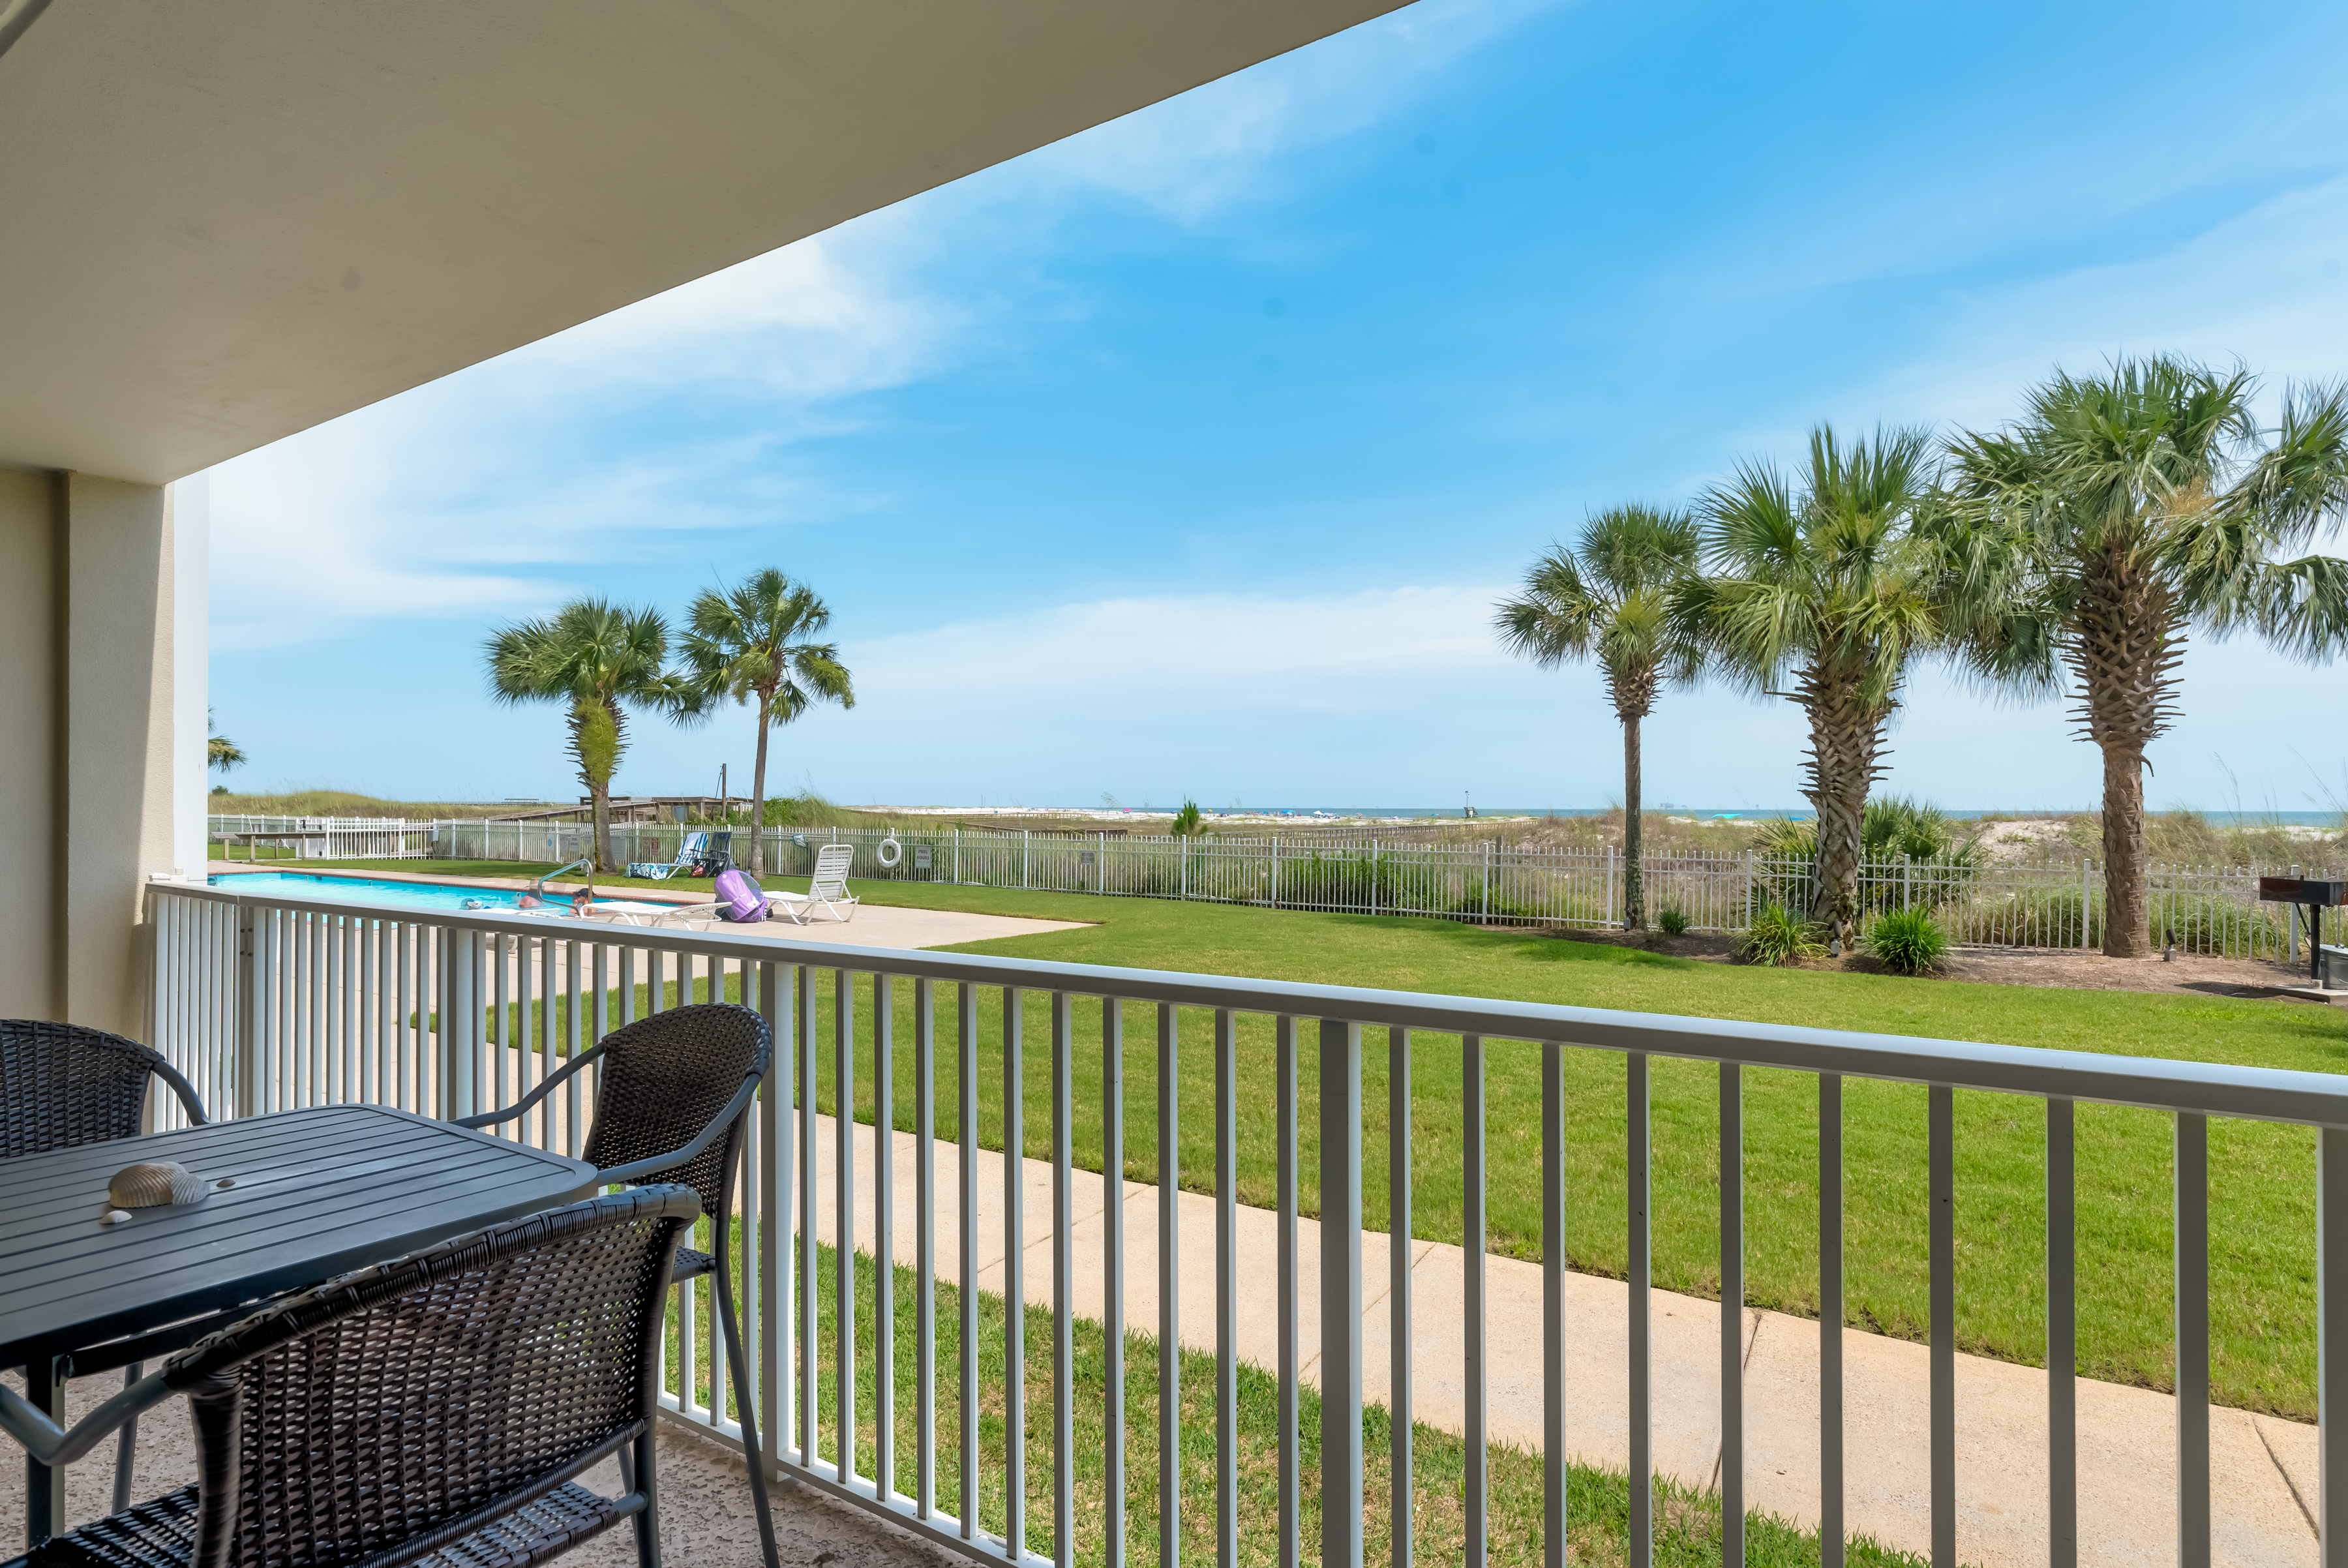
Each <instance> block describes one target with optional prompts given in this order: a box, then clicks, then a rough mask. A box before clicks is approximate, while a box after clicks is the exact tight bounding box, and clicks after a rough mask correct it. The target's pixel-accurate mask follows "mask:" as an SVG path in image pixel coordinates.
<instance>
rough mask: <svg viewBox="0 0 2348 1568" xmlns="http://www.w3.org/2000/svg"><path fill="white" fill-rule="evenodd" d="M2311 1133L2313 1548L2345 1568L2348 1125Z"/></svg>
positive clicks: (2330, 1565) (2325, 1564)
mask: <svg viewBox="0 0 2348 1568" xmlns="http://www.w3.org/2000/svg"><path fill="white" fill-rule="evenodd" d="M2315 1136H2316V1146H2315V1441H2316V1448H2317V1469H2316V1493H2317V1500H2316V1511H2315V1522H2316V1533H2317V1544H2316V1553H2317V1560H2318V1562H2319V1563H2320V1564H2321V1568H2348V1128H2343V1127H2326V1128H2322V1129H2319V1130H2317V1132H2316V1135H2315Z"/></svg>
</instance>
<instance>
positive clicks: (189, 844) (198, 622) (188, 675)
mask: <svg viewBox="0 0 2348 1568" xmlns="http://www.w3.org/2000/svg"><path fill="white" fill-rule="evenodd" d="M166 493H167V496H168V498H169V499H168V502H167V504H168V506H169V509H170V529H171V566H170V571H171V864H172V866H173V867H174V868H175V869H177V870H178V871H179V872H180V873H181V874H182V875H184V876H190V877H195V878H197V879H199V880H201V878H202V876H203V874H204V864H205V861H206V860H207V859H208V858H209V856H208V851H206V849H205V834H204V826H205V820H206V815H207V812H208V811H209V810H210V805H211V803H210V801H209V800H207V799H206V796H208V795H209V794H210V793H211V768H210V765H209V763H208V761H207V756H208V752H207V748H206V747H205V745H204V739H205V737H206V735H207V734H208V733H209V732H210V729H211V726H210V725H209V724H208V723H207V722H206V716H207V715H208V714H209V712H210V711H211V680H210V678H209V674H208V672H209V669H210V663H211V643H210V639H209V637H208V635H207V634H208V631H209V626H210V619H211V553H212V552H211V533H212V476H211V469H206V470H204V471H203V472H202V473H200V474H191V475H189V476H188V477H187V478H186V479H183V480H178V481H176V482H174V483H173V484H171V485H170V487H168V490H167V492H166Z"/></svg>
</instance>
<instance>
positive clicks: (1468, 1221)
mask: <svg viewBox="0 0 2348 1568" xmlns="http://www.w3.org/2000/svg"><path fill="white" fill-rule="evenodd" d="M1459 1048H1460V1062H1459V1101H1460V1104H1459V1189H1460V1190H1459V1207H1460V1222H1461V1233H1460V1243H1459V1244H1460V1246H1461V1248H1462V1250H1463V1252H1464V1253H1465V1256H1464V1257H1463V1258H1462V1260H1461V1263H1462V1265H1463V1270H1464V1273H1465V1274H1466V1280H1465V1285H1466V1289H1465V1293H1464V1295H1465V1301H1464V1304H1463V1305H1464V1307H1465V1310H1466V1313H1467V1319H1468V1321H1467V1323H1466V1325H1465V1327H1466V1330H1467V1333H1466V1340H1467V1353H1468V1354H1467V1367H1466V1375H1467V1385H1468V1387H1467V1396H1468V1445H1467V1446H1468V1456H1467V1458H1468V1477H1467V1482H1466V1485H1467V1500H1466V1501H1467V1511H1468V1543H1467V1546H1468V1549H1467V1553H1466V1561H1467V1564H1468V1568H1484V1561H1485V1553H1486V1552H1487V1551H1488V1548H1489V1546H1490V1543H1491V1527H1490V1522H1489V1514H1488V1510H1489V1508H1490V1505H1491V1479H1490V1466H1491V1453H1490V1441H1491V1424H1490V1409H1489V1406H1488V1393H1489V1389H1488V1383H1487V1377H1488V1369H1487V1364H1486V1351H1485V1342H1484V1336H1485V1322H1484V1306H1485V1291H1484V1263H1485V1250H1484V1249H1485V1245H1486V1242H1485V1223H1484V1218H1485V1201H1484V1200H1485V1195H1484V1037H1483V1036H1481V1035H1462V1036H1461V1037H1459Z"/></svg>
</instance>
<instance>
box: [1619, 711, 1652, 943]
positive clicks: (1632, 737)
mask: <svg viewBox="0 0 2348 1568" xmlns="http://www.w3.org/2000/svg"><path fill="white" fill-rule="evenodd" d="M1642 825H1643V824H1642V821H1641V809H1640V801H1639V716H1638V715H1637V714H1635V713H1634V714H1630V715H1627V716H1625V717H1624V718H1623V720H1622V929H1623V930H1625V931H1643V930H1644V929H1646V924H1647V884H1646V880H1645V879H1644V878H1643V877H1642V876H1641V875H1640V874H1639V859H1640V843H1641V835H1640V829H1641V827H1642Z"/></svg>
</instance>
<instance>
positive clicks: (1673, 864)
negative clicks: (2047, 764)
mask: <svg viewBox="0 0 2348 1568" xmlns="http://www.w3.org/2000/svg"><path fill="white" fill-rule="evenodd" d="M713 831H714V832H724V831H727V830H725V829H714V830H713V829H705V828H695V827H679V826H676V825H675V824H667V823H614V824H613V827H612V841H613V852H614V854H615V855H616V856H617V858H618V859H619V860H620V861H622V862H623V863H626V862H632V861H663V862H665V861H671V860H673V859H674V858H675V855H676V853H677V847H678V845H679V843H680V842H681V841H683V839H684V836H685V835H686V834H688V833H694V832H713ZM731 831H732V833H733V848H732V851H731V852H732V854H733V857H734V859H735V860H736V861H737V862H740V863H743V864H747V863H748V861H749V859H750V855H749V838H750V830H749V829H747V828H737V829H734V830H731ZM436 832H437V835H438V836H437V839H436V843H437V846H438V847H437V849H436V851H435V852H436V853H438V854H439V855H442V856H445V857H447V858H449V859H454V860H514V861H549V862H560V861H568V860H571V859H573V858H575V857H577V856H579V855H582V854H585V853H589V852H591V851H592V849H593V847H594V836H593V830H592V829H591V828H589V827H587V826H585V825H583V824H579V823H547V822H480V821H444V822H440V823H438V824H437V827H436ZM764 837H765V848H766V851H767V855H766V863H767V867H768V869H769V870H770V871H775V872H779V873H781V874H783V875H787V876H805V875H807V874H808V873H809V872H812V871H813V870H814V854H815V851H816V850H817V849H819V848H820V847H821V846H822V845H824V844H827V843H849V844H854V845H855V846H856V848H857V856H856V864H855V873H854V874H855V875H857V876H859V877H861V878H869V879H874V880H880V881H890V882H955V883H961V884H963V885H968V886H977V887H1002V888H1026V889H1033V890H1035V891H1039V892H1089V893H1106V894H1111V895H1120V896H1127V897H1147V898H1173V899H1188V900H1192V901H1199V902H1208V903H1253V904H1262V905H1266V906H1269V907H1272V908H1279V909H1314V910H1331V911H1339V912H1343V913H1358V914H1402V915H1438V916H1445V917H1448V918H1453V919H1463V920H1476V921H1482V922H1489V923H1502V924H1515V923H1522V924H1544V925H1565V926H1572V927H1578V928H1581V929H1603V928H1609V927H1619V926H1620V925H1621V924H1622V920H1623V897H1624V886H1623V883H1624V878H1623V861H1622V852H1621V851H1619V850H1613V849H1593V850H1559V849H1542V848H1539V847H1534V846H1528V845H1512V844H1507V843H1503V842H1502V841H1498V840H1490V841H1452V842H1445V843H1432V844H1431V843H1427V842H1426V841H1421V840H1408V841H1400V842H1396V841H1385V840H1379V839H1370V838H1365V839H1358V840H1352V841H1344V840H1339V839H1335V838H1334V837H1332V836H1331V835H1330V834H1329V833H1328V832H1327V831H1326V830H1323V831H1322V832H1320V833H1315V834H1313V835H1311V836H1310V837H1308V838H1305V839H1302V840H1293V841H1292V840H1290V839H1287V838H1285V837H1282V836H1278V835H1274V836H1269V837H1263V838H1242V837H1239V836H1236V835H1232V834H1220V833H1219V834H1212V835H1202V836H1200V837H1197V838H1176V837H1169V836H1164V835H1148V836H1144V835H1137V834H1122V833H1117V832H1110V831H1099V832H1085V831H1082V830H1067V829H1054V830H1032V829H1015V828H1014V829H1004V830H992V829H953V828H945V829H925V828H915V829H909V830H902V831H892V830H885V829H878V828H850V829H825V828H819V829H808V830H786V829H779V828H768V829H767V830H764ZM884 846H885V847H884ZM884 857H885V858H884ZM1640 864H1641V868H1642V872H1643V880H1644V882H1645V888H1646V907H1647V919H1648V922H1649V923H1650V924H1653V923H1654V922H1655V921H1656V920H1657V918H1658V917H1659V916H1660V915H1661V913H1663V911H1665V910H1667V909H1676V910H1677V911H1679V912H1680V913H1683V914H1684V915H1685V916H1686V917H1687V921H1688V929H1690V930H1691V931H1698V932H1734V931H1741V930H1743V929H1744V928H1745V926H1746V922H1747V920H1748V919H1749V917H1750V914H1751V912H1752V910H1753V909H1754V907H1755V906H1756V902H1757V901H1758V900H1760V899H1764V898H1776V899H1778V900H1780V901H1782V902H1785V903H1789V904H1791V905H1793V906H1794V907H1797V908H1799V907H1806V906H1807V903H1808V899H1809V888H1810V884H1811V875H1812V872H1811V864H1810V861H1809V860H1808V858H1807V857H1806V856H1785V855H1767V854H1763V853H1760V852H1759V851H1743V852H1734V853H1726V854H1658V855H1647V856H1643V857H1642V859H1641V862H1640ZM2283 870H2284V868H2282V867H2281V866H2266V867H2259V866H2177V865H2156V866H2153V867H2151V868H2150V869H2149V871H2148V873H2147V881H2148V882H2149V884H2150V889H2151V926H2152V930H2151V935H2152V940H2153V942H2154V944H2155V945H2159V944H2161V943H2162V942H2163V941H2165V940H2168V939H2174V940H2175V942H2176V944H2177V945H2178V949H2179V950H2180V951H2183V952H2187V953H2199V954H2213V955H2217V956H2222V957H2232V958H2271V959H2282V960H2288V959H2291V958H2294V957H2296V956H2297V954H2298V939H2297V937H2296V935H2295V928H2294V926H2293V924H2292V922H2293V920H2294V919H2295V916H2294V914H2293V913H2292V912H2291V911H2290V910H2288V909H2286V908H2285V907H2283V906H2281V905H2278V904H2262V903H2260V902H2259V899H2258V879H2259V878H2260V876H2261V875H2277V874H2281V872H2282V871H2283ZM2311 874H2313V873H2311ZM2323 874H2327V875H2328V874H2336V873H2331V872H2326V873H2323ZM2104 902H2105V901H2104V879H2103V872H2102V869H2101V868H2100V867H2098V866H2097V865H2096V863H2095V862H2093V861H2033V862H2026V863H2022V862H1996V861H1985V862H1982V863H1979V864H1955V863H1949V862H1945V861H1911V860H1908V859H1905V858H1899V859H1892V860H1878V861H1867V862H1865V863H1863V864H1862V865H1861V866H1860V868H1859V905H1860V909H1861V912H1862V913H1861V923H1862V924H1864V923H1866V922H1867V921H1868V920H1869V919H1872V918H1873V916H1875V915H1877V914H1879V913H1884V912H1887V911H1890V910H1895V909H1928V910H1931V911H1932V912H1933V913H1934V914H1935V915H1937V916H1938V917H1939V918H1940V919H1941V922H1942V923H1944V924H1945V925H1946V926H1947V927H1948V928H1949V931H1950V934H1951V935H1952V937H1953V939H1954V940H1955V941H1956V942H1957V943H1958V944H1960V945H1962V946H1967V947H2028V948H2083V949H2084V948H2100V947H2101V946H2102V945H2103V940H2104Z"/></svg>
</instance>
